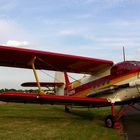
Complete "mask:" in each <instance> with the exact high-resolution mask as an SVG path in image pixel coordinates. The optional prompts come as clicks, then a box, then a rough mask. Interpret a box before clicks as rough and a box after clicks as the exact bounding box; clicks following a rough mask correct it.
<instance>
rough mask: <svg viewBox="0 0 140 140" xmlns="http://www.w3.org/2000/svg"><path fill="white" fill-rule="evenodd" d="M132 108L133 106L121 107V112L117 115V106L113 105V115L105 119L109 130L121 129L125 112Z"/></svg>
mask: <svg viewBox="0 0 140 140" xmlns="http://www.w3.org/2000/svg"><path fill="white" fill-rule="evenodd" d="M130 107H132V104H129V105H126V106H121V108H120V110H119V112H118V114H117V115H115V106H114V104H112V107H111V110H112V115H109V116H107V117H106V119H105V126H106V127H108V128H115V129H118V128H120V119H121V117H122V116H123V115H124V113H125V112H127V111H128V110H129V108H130Z"/></svg>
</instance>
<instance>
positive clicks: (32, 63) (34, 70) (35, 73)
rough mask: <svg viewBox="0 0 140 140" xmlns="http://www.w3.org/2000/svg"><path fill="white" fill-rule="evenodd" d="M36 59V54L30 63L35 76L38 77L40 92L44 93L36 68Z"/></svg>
mask: <svg viewBox="0 0 140 140" xmlns="http://www.w3.org/2000/svg"><path fill="white" fill-rule="evenodd" d="M35 60H36V56H35V57H33V59H32V60H31V61H30V62H29V65H31V66H32V69H33V73H34V76H35V79H36V82H37V86H38V89H39V94H44V91H43V90H42V88H41V85H40V82H39V78H38V75H37V72H36V69H35Z"/></svg>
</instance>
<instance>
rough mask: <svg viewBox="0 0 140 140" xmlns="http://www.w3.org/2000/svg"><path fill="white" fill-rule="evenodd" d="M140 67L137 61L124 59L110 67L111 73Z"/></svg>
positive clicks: (122, 72) (124, 71)
mask: <svg viewBox="0 0 140 140" xmlns="http://www.w3.org/2000/svg"><path fill="white" fill-rule="evenodd" d="M138 68H140V62H139V61H125V62H121V63H118V64H116V65H114V66H113V67H112V69H111V75H121V74H125V73H127V72H129V71H130V70H135V69H138Z"/></svg>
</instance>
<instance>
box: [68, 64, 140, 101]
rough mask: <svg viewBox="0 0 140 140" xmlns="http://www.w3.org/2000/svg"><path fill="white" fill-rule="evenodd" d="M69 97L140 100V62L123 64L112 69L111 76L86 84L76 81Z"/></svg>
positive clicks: (69, 91)
mask: <svg viewBox="0 0 140 140" xmlns="http://www.w3.org/2000/svg"><path fill="white" fill-rule="evenodd" d="M91 77H93V76H91ZM88 79H91V78H88ZM67 95H69V96H71V95H72V96H87V97H88V96H89V97H102V98H103V97H105V98H107V99H108V100H111V102H121V101H126V100H130V99H132V98H138V97H140V62H138V61H125V62H121V63H118V64H116V65H114V66H113V67H112V68H111V69H110V74H109V75H106V76H104V77H100V78H96V79H95V78H94V79H93V80H91V81H87V82H84V83H82V82H80V81H76V82H75V83H72V84H71V86H70V88H69V90H68V93H67Z"/></svg>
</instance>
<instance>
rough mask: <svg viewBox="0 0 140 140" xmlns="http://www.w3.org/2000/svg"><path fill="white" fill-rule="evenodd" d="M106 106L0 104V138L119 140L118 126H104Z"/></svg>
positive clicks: (106, 112) (27, 139) (22, 139)
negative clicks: (73, 107) (76, 106)
mask: <svg viewBox="0 0 140 140" xmlns="http://www.w3.org/2000/svg"><path fill="white" fill-rule="evenodd" d="M109 113H110V108H100V109H90V110H89V111H88V110H87V109H72V113H70V114H68V113H65V112H64V107H63V106H48V105H32V104H25V105H24V104H11V103H8V104H6V103H4V104H3V103H2V104H0V140H123V137H122V136H121V133H120V131H119V130H114V129H108V128H105V126H104V117H105V116H106V115H108V114H109Z"/></svg>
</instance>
